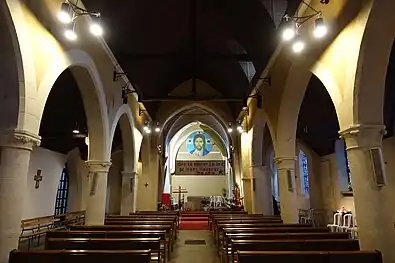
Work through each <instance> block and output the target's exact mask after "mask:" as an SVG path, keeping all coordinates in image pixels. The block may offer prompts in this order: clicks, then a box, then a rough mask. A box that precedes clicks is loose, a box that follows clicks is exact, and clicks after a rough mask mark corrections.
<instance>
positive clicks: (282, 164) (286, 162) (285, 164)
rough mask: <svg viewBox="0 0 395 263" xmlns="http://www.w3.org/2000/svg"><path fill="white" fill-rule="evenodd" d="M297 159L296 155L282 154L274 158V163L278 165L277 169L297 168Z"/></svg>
mask: <svg viewBox="0 0 395 263" xmlns="http://www.w3.org/2000/svg"><path fill="white" fill-rule="evenodd" d="M296 160H297V158H296V156H280V157H276V158H274V163H275V164H276V166H277V170H282V169H295V162H296Z"/></svg>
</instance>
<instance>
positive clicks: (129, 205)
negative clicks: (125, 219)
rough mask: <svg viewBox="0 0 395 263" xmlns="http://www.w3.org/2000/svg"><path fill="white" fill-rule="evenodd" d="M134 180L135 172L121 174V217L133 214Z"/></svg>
mask: <svg viewBox="0 0 395 263" xmlns="http://www.w3.org/2000/svg"><path fill="white" fill-rule="evenodd" d="M135 178H136V173H135V172H122V199H121V215H123V216H127V215H129V214H130V213H133V212H134V194H135V192H136V191H135V185H136V180H135Z"/></svg>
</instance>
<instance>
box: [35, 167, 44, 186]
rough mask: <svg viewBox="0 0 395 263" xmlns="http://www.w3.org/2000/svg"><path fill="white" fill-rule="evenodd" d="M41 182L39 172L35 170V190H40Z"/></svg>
mask: <svg viewBox="0 0 395 263" xmlns="http://www.w3.org/2000/svg"><path fill="white" fill-rule="evenodd" d="M42 180H43V177H42V176H41V170H37V174H36V175H35V176H34V181H36V185H35V187H34V188H35V189H38V188H40V182H41V181H42Z"/></svg>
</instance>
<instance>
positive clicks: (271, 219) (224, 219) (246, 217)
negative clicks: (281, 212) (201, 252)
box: [210, 215, 283, 230]
mask: <svg viewBox="0 0 395 263" xmlns="http://www.w3.org/2000/svg"><path fill="white" fill-rule="evenodd" d="M255 220H256V221H259V220H261V221H265V222H275V223H282V222H283V221H282V220H281V218H278V217H277V218H274V217H265V216H258V215H243V216H235V217H213V219H212V222H211V226H210V230H213V229H214V228H215V227H216V226H217V224H218V222H229V223H231V222H234V221H246V222H250V221H251V222H252V221H255Z"/></svg>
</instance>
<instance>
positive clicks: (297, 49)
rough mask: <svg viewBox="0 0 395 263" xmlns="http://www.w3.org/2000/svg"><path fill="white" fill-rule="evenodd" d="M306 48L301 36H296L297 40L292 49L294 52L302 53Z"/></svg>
mask: <svg viewBox="0 0 395 263" xmlns="http://www.w3.org/2000/svg"><path fill="white" fill-rule="evenodd" d="M304 48H305V43H304V41H303V40H302V38H301V37H300V36H297V37H296V38H295V41H294V42H293V44H292V51H293V52H294V53H301V52H302V51H303V50H304Z"/></svg>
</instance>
